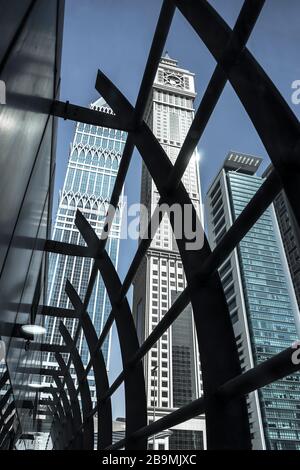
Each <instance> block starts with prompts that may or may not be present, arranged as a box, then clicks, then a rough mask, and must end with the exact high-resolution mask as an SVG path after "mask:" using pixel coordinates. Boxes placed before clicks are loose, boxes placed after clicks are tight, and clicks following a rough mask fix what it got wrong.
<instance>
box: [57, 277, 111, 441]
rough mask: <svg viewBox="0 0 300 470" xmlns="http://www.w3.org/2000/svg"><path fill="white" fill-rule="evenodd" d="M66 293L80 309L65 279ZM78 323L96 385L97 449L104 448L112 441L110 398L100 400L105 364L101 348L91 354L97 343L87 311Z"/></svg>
mask: <svg viewBox="0 0 300 470" xmlns="http://www.w3.org/2000/svg"><path fill="white" fill-rule="evenodd" d="M66 293H67V295H68V297H69V299H70V300H71V302H72V305H73V307H74V309H75V310H78V311H81V309H82V302H81V299H80V298H79V296H78V294H77V292H76V291H75V289H74V287H73V286H72V284H71V283H70V282H68V281H67V285H66ZM79 321H80V323H81V325H82V329H83V333H84V336H85V339H86V342H87V345H88V348H89V351H90V355H91V364H92V367H93V372H94V378H95V385H96V396H97V401H98V402H99V404H100V405H99V407H98V434H97V449H104V448H105V447H107V446H109V445H110V444H111V442H112V410H111V400H110V399H109V400H106V401H105V402H100V398H101V392H102V393H105V392H107V390H108V389H109V381H108V376H107V371H106V365H105V361H104V357H103V354H102V351H101V349H99V350H98V353H97V354H93V352H94V351H95V349H96V345H97V340H98V337H97V333H96V331H95V328H94V325H93V323H92V320H91V318H90V316H89V314H88V313H87V312H84V313H82V314H81V317H80V320H79ZM87 374H88V372H87V370H85V372H84V374H83V375H82V380H85V379H86V377H87Z"/></svg>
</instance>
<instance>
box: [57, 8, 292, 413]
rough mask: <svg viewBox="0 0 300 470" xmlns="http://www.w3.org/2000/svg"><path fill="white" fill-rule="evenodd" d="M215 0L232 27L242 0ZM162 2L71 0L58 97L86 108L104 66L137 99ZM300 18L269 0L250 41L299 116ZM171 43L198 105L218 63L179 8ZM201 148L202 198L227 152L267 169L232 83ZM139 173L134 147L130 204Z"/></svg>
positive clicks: (126, 258) (61, 145) (124, 254)
mask: <svg viewBox="0 0 300 470" xmlns="http://www.w3.org/2000/svg"><path fill="white" fill-rule="evenodd" d="M210 3H211V4H212V5H213V6H214V7H215V8H216V9H217V11H218V12H219V13H220V14H221V15H222V16H223V17H224V19H225V20H226V21H227V23H228V24H229V25H230V26H231V27H233V25H234V23H235V21H236V18H237V16H238V13H239V11H240V8H241V6H242V3H243V1H242V0H226V1H224V0H211V1H210ZM161 4H162V0H150V1H149V0H84V1H83V0H66V11H65V30H64V41H63V57H62V77H61V78H62V80H61V98H60V99H61V100H63V101H66V100H69V101H70V102H71V103H74V104H78V105H81V106H88V105H89V104H90V103H91V102H92V101H94V100H95V99H96V98H97V97H98V94H97V92H96V91H95V89H94V86H95V79H96V74H97V69H98V68H99V69H100V70H102V71H103V72H104V73H105V74H106V75H107V76H108V77H109V78H110V79H111V80H112V81H113V82H114V83H115V84H116V85H117V86H118V87H119V88H120V90H121V91H122V92H123V93H124V94H125V95H126V97H127V98H128V99H129V100H130V101H131V102H132V103H133V104H134V103H135V100H136V97H137V93H138V90H139V86H140V83H141V78H142V74H143V71H144V67H145V63H146V60H147V56H148V52H149V48H150V45H151V40H152V36H153V33H154V30H155V25H156V22H157V19H158V15H159V12H160V8H161ZM299 18H300V2H299V0H285V1H283V0H266V4H265V6H264V9H263V11H262V14H261V16H260V18H259V20H258V22H257V24H256V26H255V28H254V31H253V34H252V36H251V38H250V40H249V42H248V48H249V49H250V51H251V52H252V53H253V54H254V55H255V57H256V58H257V60H258V61H259V63H260V64H261V65H262V67H263V68H264V69H265V71H266V72H267V74H268V75H269V76H271V77H272V80H273V81H274V83H275V85H276V86H277V87H278V89H279V90H280V92H281V94H282V95H283V97H284V98H285V99H286V101H287V102H288V103H289V105H290V106H291V107H292V109H293V111H294V113H295V114H296V115H297V117H298V118H299V117H300V105H293V104H292V103H291V94H292V90H291V83H292V82H293V81H294V80H300V61H299V57H300V56H299V50H298V49H299V39H300V30H299ZM166 49H167V50H168V52H169V54H170V56H171V57H173V58H175V59H177V60H178V62H179V65H180V66H181V67H183V68H186V69H189V70H190V71H192V72H194V73H195V74H196V90H197V93H198V96H197V99H196V107H197V106H198V103H199V101H200V99H201V96H202V95H203V93H204V91H205V88H206V86H207V84H208V81H209V79H210V77H211V74H212V72H213V70H214V67H215V65H216V64H215V61H214V59H213V58H212V57H211V55H210V53H209V51H208V50H207V49H206V47H205V46H204V45H203V44H202V43H201V41H200V40H199V39H198V36H197V35H196V33H195V32H194V31H193V30H192V29H191V27H190V26H189V25H188V23H187V22H186V20H185V19H184V18H183V17H182V16H181V14H180V12H176V14H175V17H174V20H173V24H172V27H171V30H170V33H169V36H168V40H167V44H166ZM74 127H75V124H74V123H73V122H71V121H63V120H60V121H59V128H58V147H57V173H56V183H55V195H54V203H55V204H54V210H55V209H56V207H57V201H58V191H59V189H61V188H62V185H63V180H64V176H65V172H66V165H67V161H68V155H69V148H70V142H71V141H72V138H73V133H74ZM198 148H199V150H200V151H201V153H202V154H203V158H202V159H201V162H200V178H201V186H202V194H203V196H205V193H206V190H207V188H208V186H209V184H210V183H211V181H212V179H213V177H214V176H215V175H216V172H217V170H218V169H219V168H220V166H221V164H222V162H223V160H224V158H225V156H226V154H227V152H228V151H229V150H237V151H239V152H244V153H249V154H253V155H257V156H260V157H263V159H264V161H263V164H262V166H261V170H263V169H264V168H265V167H266V166H267V164H268V162H269V159H268V156H267V154H266V151H265V149H264V147H263V145H262V143H261V141H260V139H259V137H258V136H257V134H256V131H255V129H254V128H253V126H252V123H251V122H250V120H249V119H248V116H247V114H246V113H245V111H244V110H243V107H242V106H241V104H240V102H239V100H238V98H237V97H236V96H235V93H234V91H233V89H232V88H231V86H230V85H227V86H226V88H225V90H224V92H223V95H222V97H221V99H220V100H219V103H218V105H217V107H216V109H215V112H214V114H213V116H212V118H211V120H210V122H209V124H208V126H207V128H206V130H205V132H204V135H203V137H202V139H201V141H200V143H199V147H198ZM140 171H141V158H140V156H139V154H138V152H135V153H134V155H133V159H132V163H131V166H130V170H129V173H128V176H127V180H126V184H125V194H126V196H127V197H128V203H130V202H137V201H138V200H139V194H140V183H139V182H140ZM135 250H136V243H135V242H134V241H131V242H130V241H127V240H123V241H122V242H121V246H120V258H119V274H120V277H121V278H123V277H124V275H125V273H126V271H127V269H128V266H129V264H130V261H131V259H132V257H133V255H134V253H135ZM130 298H131V296H130ZM114 338H115V335H114ZM113 343H114V344H113V352H112V362H111V371H110V381H112V380H113V378H114V377H116V375H117V374H118V372H119V371H120V360H119V351H118V347H117V340H116V339H115V340H114V342H113ZM115 395H116V396H115V399H114V402H113V404H114V414H115V415H119V414H121V415H122V412H123V402H122V395H121V393H120V392H119V393H118V394H115Z"/></svg>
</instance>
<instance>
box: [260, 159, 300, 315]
mask: <svg viewBox="0 0 300 470" xmlns="http://www.w3.org/2000/svg"><path fill="white" fill-rule="evenodd" d="M271 170H272V165H270V166H269V167H268V168H267V169H266V171H265V172H264V173H263V175H262V176H263V177H267V176H268V174H269V173H270V172H271ZM273 204H274V208H275V212H276V216H277V220H278V225H279V229H280V233H281V237H282V241H283V245H284V249H285V254H286V258H287V261H288V265H289V268H290V273H291V277H292V281H293V285H294V289H295V294H296V298H297V302H298V307H299V309H300V229H299V226H298V224H297V222H296V219H295V216H294V214H293V211H292V208H291V206H290V203H289V201H288V198H287V196H286V194H285V192H284V191H283V190H282V191H280V193H279V194H278V195H277V196H276V197H275V199H274V202H273Z"/></svg>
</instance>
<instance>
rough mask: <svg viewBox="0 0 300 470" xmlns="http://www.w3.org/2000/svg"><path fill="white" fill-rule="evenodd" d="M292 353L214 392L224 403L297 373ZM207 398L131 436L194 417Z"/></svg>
mask: <svg viewBox="0 0 300 470" xmlns="http://www.w3.org/2000/svg"><path fill="white" fill-rule="evenodd" d="M294 352H295V349H293V348H288V349H286V350H284V351H282V352H281V353H279V354H277V355H276V356H274V357H272V358H271V359H268V360H267V361H264V362H263V363H261V364H259V365H258V366H256V367H254V368H253V369H250V370H248V371H247V372H244V373H243V374H241V375H239V376H237V377H234V378H233V379H231V380H229V381H228V382H227V383H225V384H223V385H221V386H220V387H219V388H218V389H217V390H216V391H215V392H214V394H215V395H217V396H218V398H219V399H221V400H222V401H223V402H224V404H225V403H226V402H227V401H230V400H233V399H234V398H236V397H238V396H240V395H244V394H248V393H250V392H253V391H254V390H257V389H259V388H262V387H264V386H266V385H268V384H270V383H272V382H275V381H277V380H280V379H281V378H283V377H285V376H287V375H291V374H293V373H295V372H298V371H299V370H300V364H293V362H292V360H291V357H292V354H293V353H294ZM210 399H211V397H210V396H208V397H201V398H198V399H197V400H194V401H193V402H191V403H189V404H188V405H185V406H183V407H181V408H179V409H178V410H176V411H173V412H172V413H170V414H168V415H166V416H164V417H163V418H161V419H159V420H157V421H154V422H152V423H151V424H149V425H148V426H145V427H144V428H142V429H140V430H139V431H137V432H136V433H135V434H134V435H133V436H132V439H140V438H141V437H145V436H146V437H150V436H153V435H154V434H157V433H159V432H161V431H163V430H164V429H169V428H171V427H173V426H176V425H178V424H181V423H183V422H184V421H186V420H188V419H190V418H193V417H194V416H197V415H200V414H202V413H204V412H205V411H206V410H207V408H208V406H209V401H210ZM125 444H126V439H122V440H120V441H119V442H117V443H116V444H114V445H112V446H110V447H109V448H108V449H107V450H115V449H120V448H121V447H123V446H124V445H125Z"/></svg>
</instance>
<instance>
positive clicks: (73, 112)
mask: <svg viewBox="0 0 300 470" xmlns="http://www.w3.org/2000/svg"><path fill="white" fill-rule="evenodd" d="M51 114H52V115H53V116H57V117H61V118H63V119H65V120H66V119H70V120H71V121H77V122H83V123H85V124H91V125H94V126H101V127H109V128H111V129H120V130H123V131H126V132H132V131H134V129H135V128H134V123H133V122H128V120H126V119H124V118H123V116H120V117H119V116H114V115H112V114H108V113H105V112H101V111H98V110H94V109H90V108H85V107H82V106H78V105H75V104H71V103H69V101H66V102H65V103H64V102H62V101H58V100H54V101H53V104H52V110H51Z"/></svg>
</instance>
